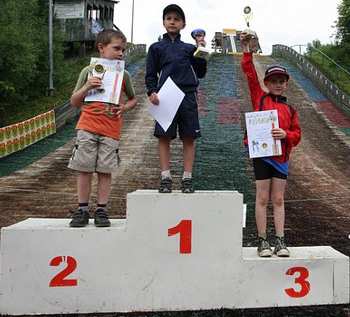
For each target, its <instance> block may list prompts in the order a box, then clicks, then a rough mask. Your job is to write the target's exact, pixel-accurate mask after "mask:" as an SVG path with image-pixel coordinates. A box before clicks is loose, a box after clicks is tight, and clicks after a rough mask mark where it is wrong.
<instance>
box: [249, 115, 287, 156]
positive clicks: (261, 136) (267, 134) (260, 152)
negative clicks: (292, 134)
mask: <svg viewBox="0 0 350 317" xmlns="http://www.w3.org/2000/svg"><path fill="white" fill-rule="evenodd" d="M245 120H246V127H247V134H248V147H249V157H250V158H255V157H266V156H277V155H281V154H282V148H281V140H275V139H274V138H273V137H272V134H271V130H272V129H273V128H278V127H279V125H278V113H277V110H266V111H255V112H247V113H246V114H245Z"/></svg>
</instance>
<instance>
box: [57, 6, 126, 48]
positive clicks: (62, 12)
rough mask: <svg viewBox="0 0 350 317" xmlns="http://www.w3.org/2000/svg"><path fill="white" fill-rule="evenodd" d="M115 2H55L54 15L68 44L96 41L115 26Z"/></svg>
mask: <svg viewBox="0 0 350 317" xmlns="http://www.w3.org/2000/svg"><path fill="white" fill-rule="evenodd" d="M118 2H119V1H115V0H55V3H54V14H55V19H57V20H58V21H59V24H60V26H61V29H62V31H63V33H64V34H65V38H64V40H65V41H66V42H81V43H86V42H90V41H94V40H95V38H96V34H97V33H98V32H99V31H100V30H102V28H104V29H112V28H113V27H114V28H117V27H116V26H115V25H114V24H113V15H114V5H115V4H116V3H118Z"/></svg>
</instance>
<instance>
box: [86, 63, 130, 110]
mask: <svg viewBox="0 0 350 317" xmlns="http://www.w3.org/2000/svg"><path fill="white" fill-rule="evenodd" d="M124 64H125V62H124V61H120V60H115V59H114V60H110V59H105V58H95V57H92V58H91V62H90V71H89V75H88V78H90V77H99V78H101V80H102V85H101V87H99V88H98V89H92V90H90V91H89V94H88V95H87V96H86V97H85V101H100V102H105V103H111V104H115V105H118V104H119V98H120V93H121V88H122V84H123V76H124Z"/></svg>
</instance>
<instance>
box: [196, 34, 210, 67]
mask: <svg viewBox="0 0 350 317" xmlns="http://www.w3.org/2000/svg"><path fill="white" fill-rule="evenodd" d="M191 36H192V38H193V39H194V40H195V41H196V43H198V44H197V45H198V47H197V50H196V51H195V52H194V53H193V56H194V57H199V58H204V59H206V60H208V58H209V55H210V52H209V50H208V49H206V48H205V40H204V38H205V31H204V30H203V29H195V30H193V31H192V32H191Z"/></svg>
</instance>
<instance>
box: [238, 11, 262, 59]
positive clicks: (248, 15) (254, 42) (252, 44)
mask: <svg viewBox="0 0 350 317" xmlns="http://www.w3.org/2000/svg"><path fill="white" fill-rule="evenodd" d="M243 13H244V19H245V21H246V23H247V29H245V30H244V31H242V33H245V34H247V35H248V36H247V38H248V39H249V51H250V52H253V53H256V52H258V51H259V50H260V47H259V40H258V36H257V34H256V32H254V31H253V30H252V29H250V20H251V19H252V9H251V7H249V6H246V7H244V9H243Z"/></svg>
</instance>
